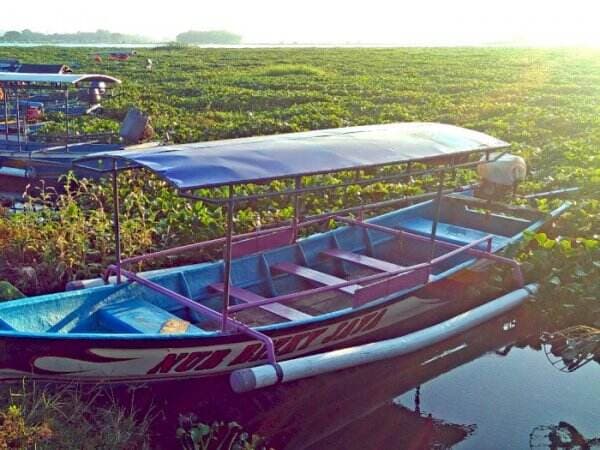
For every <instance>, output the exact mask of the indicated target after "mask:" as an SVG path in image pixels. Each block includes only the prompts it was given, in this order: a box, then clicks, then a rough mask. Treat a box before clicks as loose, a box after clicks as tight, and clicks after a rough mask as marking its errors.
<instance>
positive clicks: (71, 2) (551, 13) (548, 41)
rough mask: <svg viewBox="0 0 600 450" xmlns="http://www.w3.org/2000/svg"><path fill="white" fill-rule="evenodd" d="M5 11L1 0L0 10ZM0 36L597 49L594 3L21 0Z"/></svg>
mask: <svg viewBox="0 0 600 450" xmlns="http://www.w3.org/2000/svg"><path fill="white" fill-rule="evenodd" d="M3 1H8V0H3ZM26 4H27V7H26V8H23V7H16V8H8V9H5V11H4V13H3V17H2V22H1V23H0V28H1V29H3V30H4V31H6V30H12V29H17V30H21V29H24V28H29V29H31V30H33V31H43V32H74V31H93V30H96V29H98V28H103V29H109V30H111V31H119V32H123V33H132V34H142V35H145V36H150V37H156V38H169V39H172V38H174V36H175V35H176V34H177V33H178V32H181V31H187V30H189V29H197V30H209V29H226V30H230V31H233V32H236V33H239V34H241V35H242V36H243V38H244V41H245V42H248V43H250V42H279V41H285V42H293V41H300V42H369V43H375V42H377V43H390V44H391V43H398V44H448V45H455V44H480V43H490V42H497V41H512V40H519V41H526V42H529V43H533V44H542V45H556V44H566V45H580V44H583V45H600V31H599V30H600V2H599V1H598V0H568V1H565V0H563V1H555V0H545V1H544V0H479V1H476V0H447V1H443V0H411V1H405V0H395V1H383V0H364V1H352V0H346V1H340V0H296V1H288V0H279V1H278V0H245V1H244V0H212V1H206V0H204V1H203V0H187V1H186V0H161V1H160V2H158V1H155V0H147V1H145V2H137V1H136V2H134V1H132V0H101V1H98V2H82V1H81V0H61V1H60V2H52V1H49V0H27V1H26Z"/></svg>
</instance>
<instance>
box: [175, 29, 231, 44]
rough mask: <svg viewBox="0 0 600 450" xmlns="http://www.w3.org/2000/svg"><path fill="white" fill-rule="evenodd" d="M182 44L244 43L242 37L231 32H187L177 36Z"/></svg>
mask: <svg viewBox="0 0 600 450" xmlns="http://www.w3.org/2000/svg"><path fill="white" fill-rule="evenodd" d="M177 42H179V43H180V44H239V43H240V42H242V37H241V36H240V35H237V34H234V33H230V32H229V31H223V30H217V31H187V32H185V33H180V34H178V35H177Z"/></svg>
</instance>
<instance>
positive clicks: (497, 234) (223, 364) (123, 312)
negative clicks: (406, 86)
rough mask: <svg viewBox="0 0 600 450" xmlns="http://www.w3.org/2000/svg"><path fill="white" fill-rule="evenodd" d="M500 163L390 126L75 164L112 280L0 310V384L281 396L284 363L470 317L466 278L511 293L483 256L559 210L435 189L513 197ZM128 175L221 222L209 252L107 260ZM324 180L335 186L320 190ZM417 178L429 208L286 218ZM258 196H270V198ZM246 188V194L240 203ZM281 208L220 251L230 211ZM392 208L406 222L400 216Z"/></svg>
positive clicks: (476, 301)
mask: <svg viewBox="0 0 600 450" xmlns="http://www.w3.org/2000/svg"><path fill="white" fill-rule="evenodd" d="M507 147H508V144H507V143H505V142H503V141H501V140H498V139H495V138H493V137H491V136H488V135H485V134H482V133H479V132H475V131H471V130H467V129H464V128H460V127H456V126H451V125H443V124H432V123H398V124H388V125H373V126H364V127H352V128H342V129H334V130H320V131H312V132H304V133H292V134H286V135H277V136H267V137H257V138H242V139H233V140H224V141H213V142H204V143H198V144H182V145H173V146H163V147H157V148H154V149H146V150H144V151H133V150H123V151H116V152H104V153H99V154H94V155H89V156H88V157H85V158H81V159H79V160H78V161H76V163H75V164H76V165H77V167H79V168H84V169H85V170H90V171H96V172H97V173H99V174H105V175H111V174H112V176H113V187H114V191H113V204H114V205H115V215H114V222H115V242H116V249H115V261H116V262H115V264H114V265H111V266H110V267H108V268H107V271H106V274H105V279H106V280H109V279H110V277H111V275H112V276H114V277H115V284H107V285H105V286H100V287H94V288H87V289H81V290H76V291H70V292H65V293H58V294H50V295H43V296H39V297H32V298H27V299H21V300H16V301H12V302H8V303H4V304H2V305H0V343H1V344H2V345H3V348H4V349H5V351H4V352H2V354H1V355H0V377H1V378H3V379H19V378H22V377H32V378H38V379H51V380H63V381H84V382H137V381H140V382H145V381H157V380H173V379H184V378H201V377H208V376H219V375H226V374H231V373H232V372H237V371H239V370H240V369H244V368H251V367H256V366H261V365H264V364H268V365H269V366H270V367H272V368H273V370H274V371H275V373H276V374H277V379H278V380H279V381H281V380H283V378H284V376H285V374H284V373H283V371H282V368H281V367H282V364H283V362H285V361H293V360H296V359H298V358H300V357H303V356H304V355H309V354H320V353H321V352H324V351H326V350H329V349H333V348H340V347H342V348H348V347H349V346H350V345H355V344H359V343H372V342H376V341H378V340H380V339H384V338H387V337H397V336H404V335H407V334H408V333H411V332H415V331H418V330H423V329H425V328H427V327H430V326H434V325H436V324H438V325H439V324H440V323H441V322H443V321H445V320H449V319H452V318H456V317H457V316H458V315H460V314H462V313H465V312H468V311H473V310H474V308H476V307H478V306H480V305H481V304H482V303H486V302H487V301H488V299H481V298H477V297H471V296H467V295H466V294H465V291H466V288H467V287H469V286H472V285H476V284H484V283H486V281H487V280H486V278H485V276H486V272H485V270H483V269H484V267H483V266H485V265H486V264H493V265H503V266H506V267H508V268H509V269H510V270H509V273H510V274H511V275H510V277H509V279H507V280H506V286H507V287H508V288H511V287H514V288H521V287H523V285H524V280H523V275H522V273H521V268H520V265H519V263H518V262H517V261H515V260H512V259H509V258H506V257H504V256H502V255H501V254H500V253H501V252H502V251H503V250H504V249H506V248H507V247H508V246H510V245H512V244H514V243H517V242H518V241H519V240H520V239H522V238H523V236H524V234H525V233H527V232H533V231H535V230H538V229H540V228H541V227H542V226H543V225H545V224H546V223H548V222H549V221H551V220H553V219H554V218H555V217H557V216H558V215H560V214H561V213H562V212H563V211H564V210H565V209H567V208H568V207H569V204H568V203H565V204H563V205H561V206H560V207H559V208H557V209H555V210H554V211H552V212H550V213H544V212H540V211H537V210H534V209H531V208H527V207H521V206H511V205H508V204H503V203H500V202H498V201H495V200H490V199H482V198H478V197H476V196H475V195H474V191H473V189H472V188H471V187H464V188H457V187H456V186H452V187H449V186H446V184H447V183H449V182H448V180H447V179H446V178H447V175H448V174H452V173H456V171H457V170H463V169H464V170H466V169H472V168H476V167H478V166H479V167H482V165H483V166H485V167H486V168H487V170H484V171H482V173H485V174H488V175H486V176H487V177H488V179H487V180H486V181H487V182H488V184H489V183H490V182H494V183H498V182H500V183H501V184H502V183H505V185H506V186H512V185H513V184H514V183H515V182H517V181H518V178H519V177H520V175H519V174H521V175H522V173H521V172H520V170H519V169H520V167H521V166H520V165H519V164H516V165H515V164H511V163H510V161H514V160H511V159H510V158H509V159H508V161H509V163H508V164H507V163H506V161H507V160H503V159H502V158H503V155H504V154H505V153H506V150H507ZM490 168H495V169H494V170H490ZM139 169H146V170H148V171H150V172H152V173H154V174H155V175H156V176H158V177H159V178H161V179H163V180H165V181H167V182H168V183H169V184H170V185H172V186H173V187H174V188H175V189H176V190H177V191H178V193H179V194H180V195H182V196H184V197H186V198H190V199H191V200H196V201H198V200H199V201H203V202H206V203H212V204H216V205H219V206H221V207H222V208H224V210H225V211H226V214H225V215H226V224H225V225H226V226H225V229H226V235H225V236H224V237H222V238H218V239H214V240H210V241H205V242H201V243H197V244H190V245H186V246H183V247H179V248H175V249H169V250H164V251H159V252H155V253H151V254H147V255H138V256H131V257H128V258H122V257H121V248H120V226H119V214H118V211H119V197H118V186H117V181H118V178H117V174H118V172H120V171H125V170H139ZM365 171H367V172H368V175H366V176H365ZM340 173H341V174H346V175H345V176H344V177H343V179H344V180H345V181H342V182H341V183H340V182H336V183H335V184H328V180H329V178H327V177H320V178H319V175H324V174H338V175H339V174H340ZM489 174H493V175H494V176H493V177H492V176H489ZM499 174H504V176H503V177H502V176H499ZM419 176H421V177H428V178H431V177H432V176H434V177H436V178H435V179H437V183H436V184H437V190H436V191H435V192H432V193H425V194H422V195H420V196H415V197H413V198H410V199H407V198H405V197H403V198H398V199H391V200H385V201H380V202H377V203H373V204H369V205H367V204H362V205H358V206H350V207H347V208H343V209H341V210H337V211H329V212H326V213H322V214H319V215H312V216H305V215H304V214H303V213H302V198H303V197H304V196H306V195H322V194H323V193H325V192H326V191H329V190H331V189H338V190H339V189H340V188H348V187H352V186H367V185H371V184H375V183H381V182H400V181H404V180H410V179H411V178H413V177H419ZM309 177H310V181H311V183H310V184H308V183H306V179H307V178H309ZM318 180H321V182H322V184H315V183H316V182H317V181H318ZM273 181H278V182H279V183H277V184H278V185H279V186H287V187H286V188H285V189H284V190H283V191H282V190H273V189H272V186H273V185H272V184H271V182H273ZM249 186H253V187H255V188H256V189H254V191H253V192H256V193H250V194H248V190H247V189H246V188H247V187H249ZM240 187H241V188H240ZM250 191H252V190H250ZM284 196H285V197H287V198H288V199H289V200H290V203H291V207H292V209H293V211H294V215H293V219H292V220H291V221H288V222H286V223H282V224H274V225H272V226H271V227H269V228H263V229H259V230H255V231H252V232H246V233H241V234H235V230H234V214H235V208H236V207H240V205H242V206H243V207H244V208H248V207H249V205H252V204H255V203H256V202H259V201H262V200H265V199H269V198H273V197H278V198H281V197H284ZM407 201H408V202H412V203H413V204H411V205H410V206H405V207H399V205H401V204H403V203H404V204H406V203H407ZM382 210H384V211H387V212H385V213H384V214H380V215H375V216H372V217H370V218H365V217H366V216H367V215H369V214H372V213H373V212H374V211H375V212H376V211H382ZM334 223H335V224H336V225H337V227H336V228H334V229H330V230H329V231H325V232H316V230H318V229H319V228H320V227H321V228H322V227H323V226H327V225H329V226H330V225H332V224H334ZM214 246H222V247H223V260H220V261H216V262H206V263H201V264H195V265H191V266H185V267H180V268H176V269H169V270H164V271H159V272H154V273H150V274H140V273H136V272H134V271H133V270H132V269H131V268H130V267H131V266H133V265H134V264H138V263H142V262H144V261H147V260H151V259H160V258H162V257H165V256H169V255H174V254H177V253H180V252H190V251H197V252H200V251H201V250H205V249H206V248H209V247H214ZM490 304H491V302H490V303H486V305H490ZM488 309H489V308H488ZM493 309H494V308H493V305H492V307H491V310H492V311H493ZM499 313H500V311H498V314H499ZM440 336H441V337H440V339H441V338H443V336H444V334H443V333H442V334H441V335H440ZM280 363H281V364H280ZM312 373H313V374H314V373H318V368H315V370H313V371H312Z"/></svg>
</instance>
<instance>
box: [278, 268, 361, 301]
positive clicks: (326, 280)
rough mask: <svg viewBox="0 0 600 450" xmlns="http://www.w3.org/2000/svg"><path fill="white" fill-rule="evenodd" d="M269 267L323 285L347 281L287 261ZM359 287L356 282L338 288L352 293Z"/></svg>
mask: <svg viewBox="0 0 600 450" xmlns="http://www.w3.org/2000/svg"><path fill="white" fill-rule="evenodd" d="M271 269H272V270H275V271H278V272H284V273H289V274H291V275H296V276H298V277H300V278H304V279H305V280H309V281H313V282H315V283H318V284H323V285H325V286H333V285H335V284H340V283H345V282H346V281H348V280H344V279H343V278H338V277H336V276H334V275H330V274H328V273H325V272H319V271H318V270H314V269H311V268H310V267H305V266H299V265H297V264H293V263H289V262H281V263H279V264H275V265H274V266H271ZM360 288H361V286H360V285H358V284H351V285H350V286H346V287H343V288H340V291H342V292H345V293H346V294H350V295H352V294H354V293H355V292H356V291H357V290H358V289H360Z"/></svg>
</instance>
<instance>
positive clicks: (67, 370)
mask: <svg viewBox="0 0 600 450" xmlns="http://www.w3.org/2000/svg"><path fill="white" fill-rule="evenodd" d="M565 208H566V206H564V207H561V208H559V209H557V210H556V211H554V212H553V213H552V214H550V215H547V216H544V215H541V214H540V216H539V218H538V219H528V220H524V219H516V218H510V217H505V216H501V215H487V214H483V213H481V212H478V211H474V210H472V209H469V208H464V209H462V208H461V209H457V208H454V207H453V206H452V205H450V204H444V206H443V207H442V208H441V217H440V219H441V220H440V223H439V225H438V233H437V236H438V238H439V239H441V241H443V242H446V243H451V244H455V245H464V244H465V243H469V242H473V241H475V240H478V239H481V236H482V235H483V236H486V235H490V234H492V235H493V236H494V238H493V240H492V246H491V250H492V252H493V253H497V252H500V251H501V250H503V249H504V248H505V247H506V246H508V245H510V244H512V243H514V242H517V241H518V240H520V239H521V238H522V237H523V233H524V232H526V231H535V230H537V229H539V228H540V227H541V226H542V225H543V224H544V223H546V222H547V221H548V220H551V219H552V217H555V216H557V215H558V214H560V213H561V212H562V211H563V210H564V209H565ZM435 209H436V208H435V203H434V202H433V201H428V202H423V203H420V204H417V205H413V206H410V207H408V208H404V209H401V210H397V211H393V212H390V213H387V214H385V215H382V216H378V217H375V218H373V219H370V220H369V221H368V222H369V223H372V224H377V225H380V226H388V227H394V228H396V229H402V230H405V231H408V232H410V233H414V234H415V235H417V234H418V235H421V236H427V235H428V233H430V230H431V221H432V215H433V214H434V211H435ZM426 241H427V240H426ZM331 248H345V249H347V250H351V251H353V252H358V253H363V254H364V253H369V254H371V255H373V256H376V257H377V258H380V259H381V260H386V261H393V262H394V263H396V264H403V265H410V264H414V263H418V262H419V261H421V260H425V261H426V260H427V259H428V258H430V253H431V247H430V246H429V245H428V244H427V243H423V241H422V240H415V241H410V240H407V241H403V242H399V241H398V240H397V239H394V237H392V236H389V235H386V234H385V233H380V232H377V231H376V232H373V233H365V230H364V229H361V228H359V227H353V226H345V227H340V228H338V229H336V230H333V231H328V232H326V233H320V234H315V235H312V236H310V237H307V238H305V239H301V240H299V241H298V242H297V243H295V244H292V245H287V246H283V247H278V248H274V249H271V250H266V251H264V252H262V253H259V254H252V255H248V256H244V257H241V258H238V259H235V260H234V261H233V266H232V275H233V277H232V283H233V284H234V285H236V286H240V287H241V288H244V289H252V290H253V292H254V293H256V295H258V294H261V295H264V296H265V297H266V296H268V293H267V291H269V290H270V291H271V294H272V292H273V290H276V291H279V293H281V292H282V291H283V292H287V291H294V290H299V289H306V283H305V282H304V281H302V280H300V279H298V278H297V277H295V276H294V275H289V274H283V275H277V276H275V277H271V276H270V275H269V276H267V275H266V274H265V271H264V270H265V267H269V266H272V265H274V264H277V263H280V262H282V261H284V262H290V261H292V262H297V263H303V264H305V265H307V266H309V267H311V268H313V269H316V270H320V271H323V272H330V273H333V272H335V271H337V273H339V272H340V271H343V272H344V273H345V275H346V276H349V277H352V276H354V275H355V273H354V272H353V271H354V268H350V267H348V266H347V265H345V263H342V264H340V263H339V262H338V261H332V260H330V259H328V258H324V257H323V251H324V250H327V249H331ZM434 253H435V254H436V255H443V254H444V250H443V248H441V246H439V245H438V246H436V247H435V249H434ZM484 265H485V264H483V261H481V263H480V262H478V260H477V259H475V258H473V257H472V256H470V255H469V254H468V253H467V254H459V255H455V256H452V258H450V259H448V260H445V261H444V262H443V263H442V264H440V265H439V267H436V269H435V271H434V272H433V273H432V274H431V275H430V282H429V283H427V284H425V285H415V286H414V287H410V288H406V289H404V290H402V291H398V292H393V293H391V294H389V295H385V296H382V297H381V298H378V299H375V300H373V301H369V302H367V303H365V304H363V305H360V306H356V305H355V306H354V307H353V306H352V303H348V299H347V297H348V296H347V295H345V294H343V293H339V292H336V293H334V294H335V295H333V296H330V297H328V298H325V299H321V300H319V302H317V303H314V302H313V303H310V302H309V299H307V300H306V301H305V300H299V301H294V302H293V303H290V304H289V306H293V307H294V308H296V307H297V308H301V307H304V308H305V309H304V311H305V314H304V315H305V316H307V318H304V319H301V320H291V321H285V320H281V321H278V322H274V323H270V322H269V321H267V322H264V321H263V322H261V320H264V318H265V317H267V316H263V315H264V314H267V313H266V312H264V311H260V310H258V308H255V309H253V310H249V311H256V310H258V311H259V313H260V314H258V313H257V314H258V315H256V316H244V315H243V314H242V313H246V312H248V311H241V312H240V313H239V314H238V317H236V319H237V320H240V321H244V320H249V319H245V317H250V318H251V319H252V320H255V322H254V323H253V324H252V325H251V326H252V328H254V329H255V330H257V331H260V332H262V333H264V334H265V335H267V336H269V337H270V338H272V339H273V341H274V344H275V350H276V353H277V357H278V359H288V358H295V357H298V356H301V355H306V354H310V353H316V352H321V351H324V350H327V349H331V348H334V347H343V346H347V345H351V344H356V343H362V342H368V341H373V340H376V339H381V338H386V337H391V336H401V335H403V334H406V333H409V332H412V331H415V330H418V329H421V328H424V327H427V326H430V325H433V324H435V323H439V322H441V321H444V320H447V319H449V318H451V317H453V316H455V315H457V314H460V313H462V312H464V311H467V310H469V309H471V308H473V307H475V306H477V305H478V304H481V303H482V302H485V301H486V300H487V299H485V298H471V297H470V296H467V295H465V291H466V289H467V288H468V287H469V286H472V285H477V284H483V283H484V282H485V277H486V271H485V270H484V268H483V266H484ZM222 274H223V263H222V262H221V261H219V262H215V263H204V264H198V265H193V266H187V267H184V268H178V269H169V270H164V271H162V272H158V273H155V274H153V275H149V276H150V277H151V279H152V281H153V282H155V283H157V284H159V285H161V286H164V287H166V288H169V289H171V290H173V291H175V292H179V293H181V295H184V294H185V295H186V296H187V297H189V298H192V299H194V301H197V302H201V303H202V304H203V305H205V306H208V307H211V308H214V309H215V310H218V309H219V307H220V305H221V301H222V300H221V296H220V294H218V293H216V292H214V291H211V289H210V286H211V285H214V283H218V282H222V280H223V275H222ZM310 301H313V300H312V299H310ZM303 302H304V303H303ZM344 302H346V303H344ZM332 305H333V307H332ZM317 306H318V307H320V308H330V309H324V310H323V311H322V312H318V311H317V310H316V309H315V308H317ZM307 312H308V313H312V314H313V315H312V317H311V315H310V314H306V313H307ZM248 314H250V313H249V312H248ZM261 314H263V315H261ZM173 319H175V324H177V322H181V321H182V320H183V321H187V322H186V323H188V322H189V324H190V325H189V327H188V328H185V329H182V330H180V331H179V332H175V333H173V332H168V333H165V332H163V330H164V324H166V323H170V322H173ZM161 324H162V325H161ZM0 345H1V346H2V348H3V351H2V352H0V379H19V378H22V377H33V378H40V379H51V380H64V381H73V380H76V381H83V382H125V381H127V382H131V381H155V380H166V379H180V378H196V377H207V376H217V375H223V374H227V373H229V372H231V371H233V370H236V369H240V368H244V367H250V366H255V365H260V364H264V363H265V362H267V355H266V351H265V346H264V344H262V343H260V342H258V341H257V340H254V339H253V338H252V337H250V336H248V335H245V334H242V333H233V332H231V333H229V334H223V333H221V332H220V330H219V327H218V325H217V326H216V327H215V324H214V323H213V324H212V325H211V324H210V323H209V321H207V320H206V318H204V317H200V316H199V315H198V314H197V313H195V312H194V311H190V310H187V309H186V308H183V307H182V306H181V305H179V304H177V303H175V302H173V300H172V299H169V298H167V297H165V296H161V295H159V294H156V293H155V292H154V293H153V292H152V291H150V290H148V289H147V288H145V287H143V286H141V285H139V284H138V283H126V284H121V285H117V286H112V285H108V286H102V287H98V288H89V289H84V290H80V291H72V292H66V293H60V294H52V295H46V296H40V297H33V298H30V299H23V300H18V301H14V302H9V303H5V304H2V305H0Z"/></svg>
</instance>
